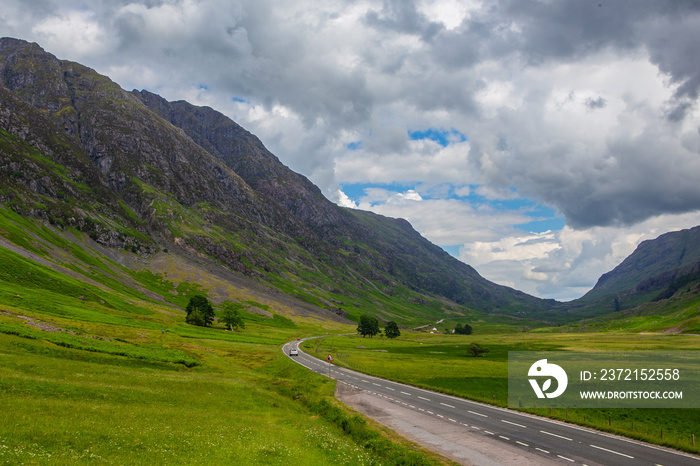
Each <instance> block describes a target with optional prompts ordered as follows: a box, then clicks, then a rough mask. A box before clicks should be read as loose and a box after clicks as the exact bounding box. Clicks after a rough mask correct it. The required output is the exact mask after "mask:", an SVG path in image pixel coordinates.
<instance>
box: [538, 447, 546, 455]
mask: <svg viewBox="0 0 700 466" xmlns="http://www.w3.org/2000/svg"><path fill="white" fill-rule="evenodd" d="M535 450H539V451H541V452H542V453H547V454H549V452H548V451H547V450H543V449H541V448H537V447H535Z"/></svg>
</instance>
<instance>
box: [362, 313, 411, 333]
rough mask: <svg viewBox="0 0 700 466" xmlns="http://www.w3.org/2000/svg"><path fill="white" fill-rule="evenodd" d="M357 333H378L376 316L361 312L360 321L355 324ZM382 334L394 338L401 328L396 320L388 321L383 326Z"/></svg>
mask: <svg viewBox="0 0 700 466" xmlns="http://www.w3.org/2000/svg"><path fill="white" fill-rule="evenodd" d="M357 333H359V334H360V335H362V337H363V338H364V337H366V336H367V335H369V336H370V338H371V337H373V336H375V335H377V334H378V333H379V321H378V320H377V318H376V317H374V316H371V315H369V314H362V315H361V316H360V323H359V324H357ZM384 335H386V337H387V338H396V337H400V336H401V330H399V326H398V324H397V323H396V322H393V321H389V322H387V323H386V327H384Z"/></svg>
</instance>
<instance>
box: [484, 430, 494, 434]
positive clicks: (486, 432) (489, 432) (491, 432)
mask: <svg viewBox="0 0 700 466" xmlns="http://www.w3.org/2000/svg"><path fill="white" fill-rule="evenodd" d="M484 432H486V433H487V434H489V435H495V434H494V433H493V432H489V431H488V430H485V431H484Z"/></svg>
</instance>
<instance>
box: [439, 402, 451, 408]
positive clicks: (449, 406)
mask: <svg viewBox="0 0 700 466" xmlns="http://www.w3.org/2000/svg"><path fill="white" fill-rule="evenodd" d="M440 404H441V405H443V406H447V407H448V408H452V409H454V406H452V405H448V404H447V403H440Z"/></svg>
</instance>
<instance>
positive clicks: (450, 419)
mask: <svg viewBox="0 0 700 466" xmlns="http://www.w3.org/2000/svg"><path fill="white" fill-rule="evenodd" d="M447 420H448V421H452V422H457V421H455V420H454V419H452V418H451V417H448V418H447Z"/></svg>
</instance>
